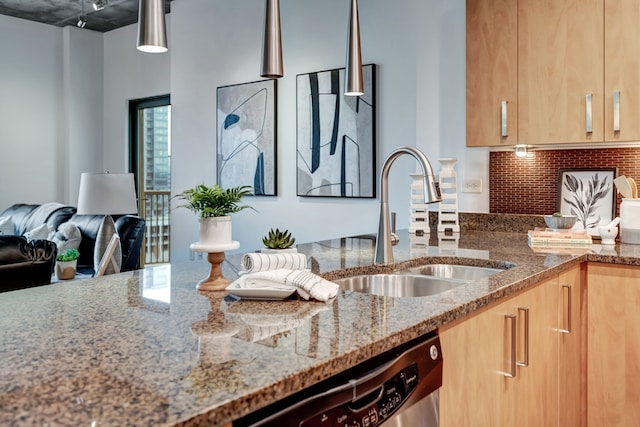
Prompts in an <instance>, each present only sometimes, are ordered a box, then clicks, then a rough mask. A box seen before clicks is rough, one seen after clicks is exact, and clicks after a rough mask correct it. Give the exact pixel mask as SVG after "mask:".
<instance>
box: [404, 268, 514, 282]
mask: <svg viewBox="0 0 640 427" xmlns="http://www.w3.org/2000/svg"><path fill="white" fill-rule="evenodd" d="M501 271H504V269H501V268H490V267H476V266H472V265H455V264H427V265H421V266H419V267H414V268H410V269H408V270H406V273H408V274H423V275H427V276H434V277H441V278H446V279H457V280H464V281H471V280H480V279H484V278H487V277H489V276H492V275H494V274H496V273H500V272H501Z"/></svg>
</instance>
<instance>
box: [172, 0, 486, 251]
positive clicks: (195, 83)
mask: <svg viewBox="0 0 640 427" xmlns="http://www.w3.org/2000/svg"><path fill="white" fill-rule="evenodd" d="M359 6H360V25H361V36H362V49H363V61H364V62H365V63H375V64H377V65H378V84H377V97H378V98H377V118H378V125H377V157H378V168H377V169H378V170H380V168H381V165H382V162H383V160H384V158H385V157H386V156H387V154H388V153H389V152H390V151H392V150H393V149H394V148H395V147H397V146H400V145H414V146H415V145H417V146H418V147H420V148H421V149H423V151H425V153H426V154H427V155H428V156H429V158H430V159H431V162H432V165H433V167H434V169H435V171H436V172H437V171H438V170H439V168H440V164H439V163H438V161H437V159H438V158H439V157H441V156H447V157H449V156H452V157H457V158H459V159H460V163H459V165H458V168H459V170H461V169H464V168H465V167H466V166H465V165H466V163H467V162H469V161H470V160H471V161H472V162H473V163H474V164H475V163H478V164H479V166H480V167H478V165H476V167H475V171H474V173H473V174H472V175H473V176H472V177H474V178H476V177H478V178H482V179H486V169H487V168H486V165H485V164H484V163H486V162H487V161H488V156H487V155H486V152H484V151H482V152H477V153H471V155H470V156H469V157H471V159H467V158H466V157H467V155H468V153H467V150H466V149H465V147H464V146H465V140H464V139H465V130H464V129H465V116H464V108H465V102H464V96H465V89H464V87H465V84H464V79H465V74H464V61H465V58H464V49H465V45H464V43H465V42H464V37H465V35H464V34H465V32H464V26H465V23H464V7H465V5H464V1H462V0H456V1H449V2H441V1H437V0H431V1H424V0H404V1H402V2H389V1H386V0H370V1H367V2H361V3H360V5H359ZM280 7H281V21H282V35H283V55H284V66H285V77H284V78H282V79H279V81H278V135H277V137H278V196H277V197H262V198H255V199H249V201H250V203H251V204H252V205H253V206H254V207H255V208H256V209H257V210H258V213H256V212H253V211H246V210H245V211H243V212H241V213H239V214H236V215H235V216H234V239H237V240H239V241H240V243H241V249H240V251H243V250H253V249H256V248H257V247H259V246H260V237H261V236H262V235H264V234H265V233H266V232H267V231H268V229H269V228H271V227H280V228H283V227H284V228H288V229H289V230H290V231H292V232H293V234H294V235H296V237H297V238H298V240H299V241H310V240H318V239H324V238H331V237H338V236H344V235H353V234H359V233H371V232H375V230H376V228H377V221H378V206H379V201H378V200H377V199H374V200H371V199H369V200H357V199H341V200H336V199H322V198H302V197H297V196H296V182H295V180H296V166H295V165H296V156H295V150H296V128H295V126H296V124H295V123H296V113H295V90H296V89H295V77H296V74H301V73H308V72H311V71H320V70H326V69H331V68H340V67H343V66H344V60H345V50H346V28H347V20H348V2H347V3H345V2H344V1H340V0H327V1H322V2H318V1H313V0H283V1H281V5H280ZM263 13H264V11H263V7H262V5H260V6H259V7H258V6H256V4H253V3H252V5H251V7H249V6H247V4H246V3H245V2H211V1H207V0H182V1H180V2H175V3H174V4H172V12H171V15H172V21H171V24H172V38H171V43H172V61H171V97H172V106H173V123H172V126H173V129H172V131H173V132H172V136H173V141H174V142H173V158H172V162H173V175H172V186H173V192H174V193H177V192H180V191H182V190H184V189H186V188H190V187H192V186H194V185H195V184H197V183H201V182H205V183H207V184H213V183H214V182H215V168H216V164H215V145H216V135H215V119H216V118H215V105H216V104H215V94H216V87H218V86H223V85H228V84H234V83H243V82H249V81H254V80H257V79H259V69H260V57H261V39H262V26H263ZM396 163H397V164H396V165H394V166H393V168H392V169H391V178H390V188H391V189H392V191H391V200H390V206H391V209H392V210H394V211H397V212H398V226H399V227H406V226H407V225H408V215H409V213H408V211H409V209H408V206H409V197H408V194H409V185H410V179H409V176H408V173H409V172H413V171H414V170H416V165H415V162H414V161H413V160H412V159H410V158H407V159H404V158H401V159H399V160H398V161H397V162H396ZM476 175H481V176H476ZM377 179H378V177H376V180H377ZM376 186H377V187H379V185H378V183H376ZM394 189H396V191H394ZM484 198H486V199H487V202H486V204H485V202H484ZM478 199H480V200H471V202H470V203H469V202H468V201H467V200H464V198H463V200H461V207H464V208H467V209H469V210H481V209H486V206H488V197H483V196H482V197H481V198H478ZM478 205H479V209H474V208H476V206H478ZM434 209H437V205H434ZM197 229H198V226H197V219H196V218H195V216H194V214H192V213H191V212H189V211H186V210H183V209H177V210H175V211H173V214H172V236H173V239H172V248H173V253H172V259H173V260H178V259H185V258H186V257H187V256H188V249H187V248H188V246H189V243H191V242H194V241H196V240H197V239H198V234H197Z"/></svg>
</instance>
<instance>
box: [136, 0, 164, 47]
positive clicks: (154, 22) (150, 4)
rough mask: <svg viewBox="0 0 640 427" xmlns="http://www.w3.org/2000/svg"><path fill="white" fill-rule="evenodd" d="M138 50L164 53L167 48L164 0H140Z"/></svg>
mask: <svg viewBox="0 0 640 427" xmlns="http://www.w3.org/2000/svg"><path fill="white" fill-rule="evenodd" d="M138 50H140V51H142V52H148V53H162V52H166V51H167V50H169V49H167V26H166V24H165V20H164V0H140V5H139V9H138Z"/></svg>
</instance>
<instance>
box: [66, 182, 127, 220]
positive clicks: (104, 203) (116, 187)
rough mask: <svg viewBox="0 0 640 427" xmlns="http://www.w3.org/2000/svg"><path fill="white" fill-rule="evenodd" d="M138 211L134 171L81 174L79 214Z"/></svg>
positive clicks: (121, 213)
mask: <svg viewBox="0 0 640 427" xmlns="http://www.w3.org/2000/svg"><path fill="white" fill-rule="evenodd" d="M137 213H138V205H137V203H136V189H135V184H134V181H133V174H132V173H83V174H82V175H81V176H80V191H79V193H78V214H79V215H126V214H137Z"/></svg>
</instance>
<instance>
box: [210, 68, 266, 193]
mask: <svg viewBox="0 0 640 427" xmlns="http://www.w3.org/2000/svg"><path fill="white" fill-rule="evenodd" d="M217 110H218V111H217V116H218V120H217V122H218V125H217V126H218V129H217V140H218V144H217V151H216V157H217V178H218V180H217V183H218V185H219V186H221V187H223V188H229V187H236V186H239V185H249V186H251V187H253V192H254V194H255V195H257V196H275V195H276V81H275V80H261V81H257V82H251V83H243V84H238V85H231V86H222V87H219V88H218V89H217Z"/></svg>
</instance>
